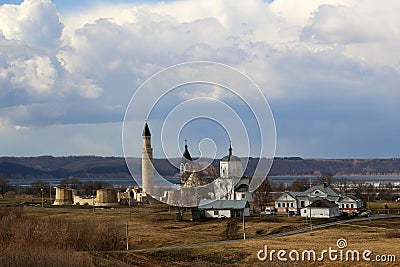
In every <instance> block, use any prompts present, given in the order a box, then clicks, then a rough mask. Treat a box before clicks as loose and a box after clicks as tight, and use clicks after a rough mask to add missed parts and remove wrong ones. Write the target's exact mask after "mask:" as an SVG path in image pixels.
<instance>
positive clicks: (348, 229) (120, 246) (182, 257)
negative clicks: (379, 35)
mask: <svg viewBox="0 0 400 267" xmlns="http://www.w3.org/2000/svg"><path fill="white" fill-rule="evenodd" d="M25 201H28V200H25ZM29 201H31V199H29ZM34 201H39V202H40V200H39V199H36V200H34ZM16 203H18V201H16V200H11V201H10V200H2V199H0V205H3V206H7V205H14V204H16ZM392 204H393V209H395V208H396V207H395V206H394V205H398V203H389V208H392V207H391V206H392ZM375 205H376V206H374V207H375V208H377V209H380V208H381V207H383V209H384V205H385V203H375ZM371 206H372V205H371ZM175 211H176V210H174V209H170V208H169V207H168V206H166V205H146V206H138V207H133V208H131V209H129V208H123V207H118V208H115V209H96V210H95V211H93V209H92V208H91V207H87V206H86V207H85V206H81V207H67V206H66V207H51V206H45V208H43V209H42V208H41V206H40V205H39V206H33V207H21V208H14V207H9V208H0V229H1V230H0V242H1V248H0V262H1V264H0V265H1V266H63V267H65V266H305V265H307V266H398V261H400V252H399V248H400V234H399V232H400V219H383V220H376V221H375V220H372V221H365V222H357V223H346V224H345V225H341V226H333V227H330V228H324V229H321V230H314V231H312V232H307V233H302V234H296V235H292V236H285V237H274V238H270V239H257V240H255V239H250V238H253V237H259V238H261V237H262V236H265V235H267V234H272V233H282V232H287V231H290V230H294V229H298V228H303V227H305V226H307V225H306V224H305V219H304V218H300V217H290V218H288V217H286V216H265V215H264V216H254V217H251V218H246V237H247V240H242V236H243V232H242V221H241V220H240V219H222V220H208V221H202V222H193V221H190V214H189V213H185V214H184V217H183V218H184V220H183V221H175V220H174V219H175ZM334 220H336V219H334ZM334 220H313V225H316V224H320V223H324V222H330V221H334ZM126 224H127V225H128V240H129V249H130V250H137V249H146V248H157V247H158V248H159V247H165V246H179V245H184V244H193V243H202V242H210V241H222V240H232V242H228V243H219V244H210V245H202V246H196V247H183V248H174V249H165V250H159V251H149V252H136V253H132V252H126V234H125V233H126V232H125V231H126ZM339 238H345V239H346V240H347V243H348V247H347V249H352V250H354V249H357V250H359V251H364V250H366V249H369V250H372V251H373V255H374V256H375V255H377V254H380V255H396V256H397V258H398V261H397V263H385V264H384V263H376V262H373V263H371V262H365V261H359V262H338V261H336V262H332V261H329V259H328V258H327V257H326V258H325V260H324V261H322V262H313V261H312V262H299V263H295V262H291V261H289V262H286V263H285V262H280V261H278V260H277V258H275V259H274V261H273V262H270V261H269V260H267V261H260V260H258V259H257V252H258V251H259V250H262V249H264V246H265V245H267V246H268V250H269V251H270V250H272V249H274V250H286V251H287V252H289V251H290V250H298V251H303V250H308V249H313V250H315V251H316V252H317V253H318V252H321V251H322V250H323V249H328V248H329V247H332V248H333V249H337V246H336V241H337V240H338V239H339Z"/></svg>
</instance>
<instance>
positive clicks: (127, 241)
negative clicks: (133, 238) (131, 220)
mask: <svg viewBox="0 0 400 267" xmlns="http://www.w3.org/2000/svg"><path fill="white" fill-rule="evenodd" d="M125 235H126V250H129V237H128V221H126V228H125Z"/></svg>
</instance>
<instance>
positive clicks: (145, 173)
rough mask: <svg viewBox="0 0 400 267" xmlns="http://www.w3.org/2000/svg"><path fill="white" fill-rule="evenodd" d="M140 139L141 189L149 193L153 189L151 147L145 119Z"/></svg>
mask: <svg viewBox="0 0 400 267" xmlns="http://www.w3.org/2000/svg"><path fill="white" fill-rule="evenodd" d="M142 139H143V146H142V189H143V191H144V192H145V193H148V194H151V193H152V192H153V191H154V167H153V148H152V147H151V133H150V128H149V125H148V124H147V120H146V121H145V122H144V128H143V134H142Z"/></svg>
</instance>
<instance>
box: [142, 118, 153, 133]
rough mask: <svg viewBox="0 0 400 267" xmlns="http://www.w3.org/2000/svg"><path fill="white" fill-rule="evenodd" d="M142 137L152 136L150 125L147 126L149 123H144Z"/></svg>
mask: <svg viewBox="0 0 400 267" xmlns="http://www.w3.org/2000/svg"><path fill="white" fill-rule="evenodd" d="M142 136H151V133H150V129H149V125H147V121H146V122H145V123H144V128H143V133H142Z"/></svg>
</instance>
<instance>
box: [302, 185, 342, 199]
mask: <svg viewBox="0 0 400 267" xmlns="http://www.w3.org/2000/svg"><path fill="white" fill-rule="evenodd" d="M316 190H318V191H321V192H324V193H325V194H327V195H328V196H334V197H339V196H340V194H339V193H338V192H336V191H335V190H333V189H332V188H330V187H329V186H324V185H316V186H313V187H311V188H309V189H307V190H306V191H304V192H302V193H301V194H300V195H299V196H308V195H309V194H311V193H312V192H314V191H316Z"/></svg>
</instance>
